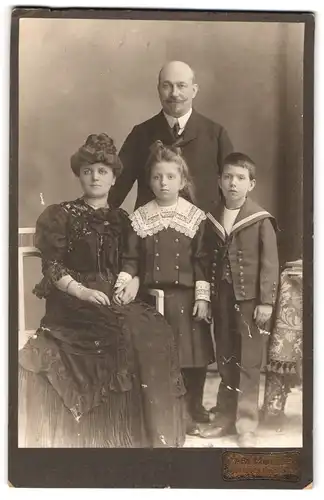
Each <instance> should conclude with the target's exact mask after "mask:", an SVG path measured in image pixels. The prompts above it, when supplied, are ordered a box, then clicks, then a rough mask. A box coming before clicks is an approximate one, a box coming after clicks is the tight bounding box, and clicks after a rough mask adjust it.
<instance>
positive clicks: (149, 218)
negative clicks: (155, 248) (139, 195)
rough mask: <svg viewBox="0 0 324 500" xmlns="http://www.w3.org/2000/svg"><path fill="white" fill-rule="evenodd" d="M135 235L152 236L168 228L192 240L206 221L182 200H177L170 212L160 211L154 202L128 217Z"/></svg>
mask: <svg viewBox="0 0 324 500" xmlns="http://www.w3.org/2000/svg"><path fill="white" fill-rule="evenodd" d="M129 218H130V220H131V224H132V227H133V229H134V231H135V233H136V234H137V235H138V236H140V237H141V238H146V237H147V236H153V234H156V233H158V232H160V231H162V230H163V229H167V228H168V227H170V228H172V229H174V230H175V231H178V232H179V233H182V234H184V235H186V236H188V237H189V238H193V237H194V236H195V234H196V233H197V231H198V228H199V225H200V223H201V222H202V221H203V220H205V219H206V215H205V213H204V212H203V211H202V210H200V208H198V207H196V206H195V205H193V204H192V203H190V202H189V201H187V200H185V199H184V198H181V197H180V198H179V199H178V203H177V205H176V206H174V207H171V208H170V210H167V209H166V210H161V209H160V207H159V205H158V204H157V202H156V201H155V200H152V201H149V202H148V203H146V205H144V206H142V207H139V208H138V209H137V210H135V212H134V213H132V214H131V215H130V216H129Z"/></svg>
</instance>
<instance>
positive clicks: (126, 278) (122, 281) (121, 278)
mask: <svg viewBox="0 0 324 500" xmlns="http://www.w3.org/2000/svg"><path fill="white" fill-rule="evenodd" d="M132 279H133V276H132V275H131V274H128V273H125V272H124V271H121V272H120V273H119V274H118V276H117V280H116V283H115V288H118V287H120V286H121V285H126V284H127V283H129V282H130V281H132Z"/></svg>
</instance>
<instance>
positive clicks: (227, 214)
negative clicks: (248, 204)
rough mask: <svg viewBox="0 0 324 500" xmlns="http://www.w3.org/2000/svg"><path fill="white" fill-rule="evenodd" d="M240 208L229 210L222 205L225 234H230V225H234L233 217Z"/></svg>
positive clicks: (234, 217)
mask: <svg viewBox="0 0 324 500" xmlns="http://www.w3.org/2000/svg"><path fill="white" fill-rule="evenodd" d="M240 210H241V209H240V208H238V209H235V210H229V209H228V208H226V207H224V213H223V227H224V229H225V231H226V233H227V234H230V233H231V232H232V227H233V226H234V222H235V219H236V217H237V216H238V213H239V211H240Z"/></svg>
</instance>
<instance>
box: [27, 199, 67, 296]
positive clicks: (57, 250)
mask: <svg viewBox="0 0 324 500" xmlns="http://www.w3.org/2000/svg"><path fill="white" fill-rule="evenodd" d="M67 220H68V213H67V212H66V210H65V209H64V208H63V207H61V206H60V205H50V206H49V207H47V208H46V209H45V210H44V212H43V213H42V214H41V215H40V216H39V218H38V220H37V222H36V234H35V246H36V247H37V248H38V249H39V250H40V252H41V257H42V272H43V275H44V278H43V280H42V282H41V283H40V284H39V285H37V286H36V287H35V289H34V293H35V294H36V295H38V296H39V297H46V296H47V295H48V292H49V290H50V288H51V286H52V285H53V283H55V282H56V281H58V280H60V279H61V278H62V277H63V276H66V275H68V274H69V270H68V269H67V268H66V267H65V265H64V261H65V256H66V253H67V246H68V242H67Z"/></svg>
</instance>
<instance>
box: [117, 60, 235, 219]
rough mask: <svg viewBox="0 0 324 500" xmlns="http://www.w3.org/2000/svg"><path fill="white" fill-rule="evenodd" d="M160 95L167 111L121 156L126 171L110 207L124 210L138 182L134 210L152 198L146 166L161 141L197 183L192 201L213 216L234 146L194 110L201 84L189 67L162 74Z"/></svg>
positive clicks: (138, 130)
mask: <svg viewBox="0 0 324 500" xmlns="http://www.w3.org/2000/svg"><path fill="white" fill-rule="evenodd" d="M158 92H159V97H160V101H161V104H162V110H161V111H160V113H158V114H157V115H155V116H153V117H152V118H150V119H149V120H147V121H145V122H143V123H141V124H139V125H136V126H135V127H134V128H133V130H132V131H131V133H130V134H129V135H128V137H127V139H126V141H125V142H124V144H123V146H122V148H121V150H120V153H119V156H120V159H121V161H122V163H123V165H124V170H123V172H122V174H121V176H120V177H119V178H118V179H117V181H116V184H115V186H114V187H113V189H112V190H111V191H110V195H109V203H110V204H111V205H112V206H115V207H118V206H120V205H121V204H122V203H123V201H124V199H125V198H126V196H127V194H128V193H129V191H130V190H131V188H132V186H133V184H134V182H135V181H138V193H137V199H136V204H135V208H137V207H139V206H141V205H144V204H145V203H147V202H148V201H150V200H151V199H152V198H153V193H152V192H151V190H150V188H149V186H148V183H147V180H146V173H145V164H146V161H147V159H148V156H149V148H150V146H151V144H153V143H154V142H155V141H156V140H160V141H162V142H163V143H164V144H165V145H168V146H170V145H176V146H178V147H180V148H181V151H182V155H183V156H184V158H185V160H186V162H187V164H188V167H189V171H190V174H191V177H192V181H193V186H194V195H195V199H194V200H192V201H193V203H195V204H196V205H198V206H199V207H200V208H201V209H202V210H205V211H209V210H211V208H212V205H213V203H214V202H215V201H216V202H217V201H218V199H217V197H218V188H217V186H218V170H219V165H220V164H221V163H222V161H223V160H224V158H225V157H226V156H227V155H228V154H229V153H231V152H232V151H233V146H232V143H231V141H230V139H229V137H228V135H227V132H226V130H225V129H224V127H222V126H221V125H219V124H218V123H215V122H213V121H212V120H210V119H209V118H206V117H205V116H203V115H201V114H199V113H197V111H195V110H194V109H193V108H192V101H193V99H194V98H195V97H196V95H197V92H198V84H197V83H196V81H195V75H194V72H193V70H192V69H191V68H190V66H188V65H187V64H185V63H184V62H181V61H172V62H169V63H167V64H165V65H164V66H163V68H162V69H161V71H160V73H159V79H158Z"/></svg>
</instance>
